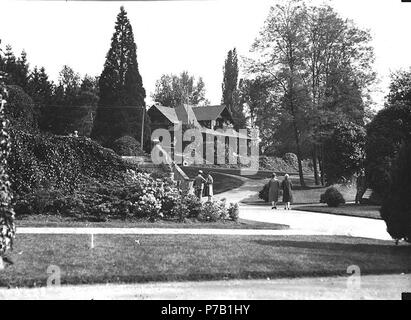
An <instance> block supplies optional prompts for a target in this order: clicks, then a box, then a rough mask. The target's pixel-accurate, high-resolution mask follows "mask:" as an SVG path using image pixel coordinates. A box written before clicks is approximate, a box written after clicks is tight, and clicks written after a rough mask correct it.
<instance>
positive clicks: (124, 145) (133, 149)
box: [113, 136, 144, 156]
mask: <svg viewBox="0 0 411 320" xmlns="http://www.w3.org/2000/svg"><path fill="white" fill-rule="evenodd" d="M113 150H114V151H115V152H116V153H117V154H118V155H120V156H139V155H144V152H142V151H141V149H140V143H139V142H138V141H137V140H136V139H134V138H133V137H130V136H123V137H121V138H118V139H117V140H115V141H114V142H113Z"/></svg>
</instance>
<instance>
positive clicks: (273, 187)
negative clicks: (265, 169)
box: [268, 172, 280, 209]
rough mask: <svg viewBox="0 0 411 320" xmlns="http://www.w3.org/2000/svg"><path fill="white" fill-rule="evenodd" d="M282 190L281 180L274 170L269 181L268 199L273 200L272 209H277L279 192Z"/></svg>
mask: <svg viewBox="0 0 411 320" xmlns="http://www.w3.org/2000/svg"><path fill="white" fill-rule="evenodd" d="M279 192H280V181H278V179H277V175H276V174H275V173H274V172H273V174H272V175H271V179H270V181H269V182H268V201H270V202H271V206H272V207H271V209H277V202H278V194H279Z"/></svg>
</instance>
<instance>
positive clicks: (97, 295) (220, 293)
mask: <svg viewBox="0 0 411 320" xmlns="http://www.w3.org/2000/svg"><path fill="white" fill-rule="evenodd" d="M405 291H407V292H411V275H408V274H407V275H379V276H361V278H356V279H352V278H349V277H348V276H347V277H321V278H297V279H275V280H267V279H266V280H228V281H190V282H159V283H143V284H106V285H78V286H62V287H51V288H34V289H0V300H3V299H34V300H36V299H81V300H90V299H96V300H102V299H104V300H105V299H159V300H163V299H164V300H174V299H182V300H183V299H190V300H191V299H192V300H208V299H211V300H220V299H227V300H231V299H233V300H238V299H240V300H253V299H298V300H301V299H345V300H349V299H355V300H359V299H394V300H399V299H401V292H405Z"/></svg>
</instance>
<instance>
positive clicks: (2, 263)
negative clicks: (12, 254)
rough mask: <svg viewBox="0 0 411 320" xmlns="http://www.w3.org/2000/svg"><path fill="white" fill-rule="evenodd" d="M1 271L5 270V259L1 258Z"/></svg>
mask: <svg viewBox="0 0 411 320" xmlns="http://www.w3.org/2000/svg"><path fill="white" fill-rule="evenodd" d="M0 270H4V262H3V257H0Z"/></svg>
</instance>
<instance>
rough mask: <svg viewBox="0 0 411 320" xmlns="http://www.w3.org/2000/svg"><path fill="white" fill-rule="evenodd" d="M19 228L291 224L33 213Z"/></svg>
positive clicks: (273, 226) (265, 226) (21, 219)
mask: <svg viewBox="0 0 411 320" xmlns="http://www.w3.org/2000/svg"><path fill="white" fill-rule="evenodd" d="M16 225H17V228H19V227H73V228H74V227H78V228H84V227H91V228H93V227H94V228H180V229H181V228H182V229H186V228H195V229H198V228H199V229H271V230H283V229H288V228H289V226H287V225H284V224H276V223H267V222H258V221H252V220H246V219H238V221H231V220H229V221H218V222H199V221H196V220H189V219H187V220H186V221H185V222H177V221H167V220H160V221H156V222H150V221H147V220H134V221H124V220H113V221H107V222H88V221H78V220H74V219H70V218H67V217H60V216H45V215H32V216H24V217H17V219H16Z"/></svg>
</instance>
